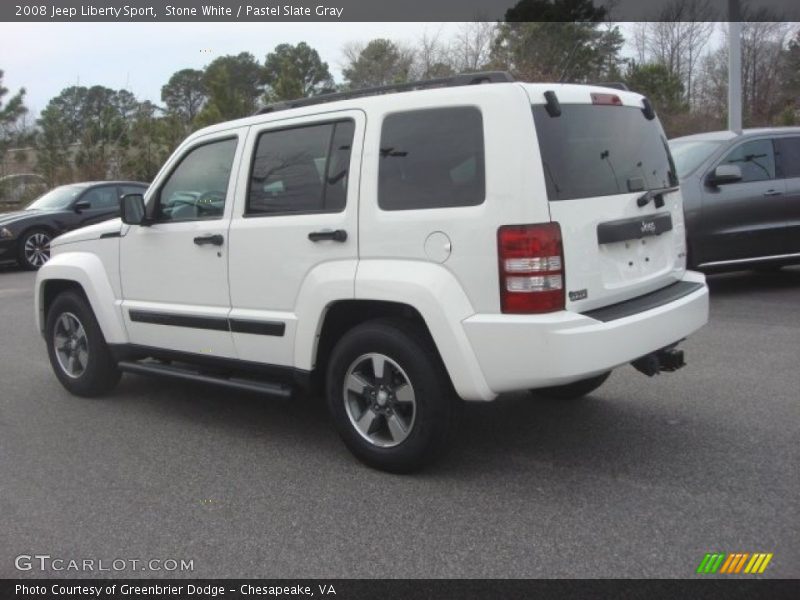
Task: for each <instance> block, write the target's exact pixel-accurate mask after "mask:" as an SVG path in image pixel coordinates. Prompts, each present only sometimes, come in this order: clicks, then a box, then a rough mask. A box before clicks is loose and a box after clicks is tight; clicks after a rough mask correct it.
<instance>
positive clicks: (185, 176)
mask: <svg viewBox="0 0 800 600" xmlns="http://www.w3.org/2000/svg"><path fill="white" fill-rule="evenodd" d="M236 144H237V141H236V139H227V140H220V141H218V142H211V143H209V144H204V145H202V146H198V147H196V148H194V149H193V150H191V151H189V154H187V155H186V156H184V157H183V159H182V160H181V162H180V164H179V165H178V166H177V168H176V169H175V170H174V171H173V172H172V174H171V175H170V176H169V178H168V179H167V181H166V183H165V184H164V185H163V186H162V188H161V192H160V194H159V205H158V212H157V215H156V219H157V220H159V221H191V220H196V219H218V218H220V217H222V213H223V212H224V210H225V197H226V196H227V194H228V182H229V180H230V176H231V168H232V167H233V155H234V154H235V152H236ZM140 193H141V192H140Z"/></svg>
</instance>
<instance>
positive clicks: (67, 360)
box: [45, 291, 121, 397]
mask: <svg viewBox="0 0 800 600" xmlns="http://www.w3.org/2000/svg"><path fill="white" fill-rule="evenodd" d="M45 339H46V340H47V354H48V356H49V357H50V364H51V366H52V367H53V371H54V372H55V374H56V377H57V378H58V380H59V381H60V382H61V385H63V386H64V387H65V388H66V389H67V390H69V391H70V392H72V393H73V394H75V395H77V396H86V397H93V396H99V395H101V394H104V393H106V392H109V391H111V390H112V389H113V388H114V386H116V385H117V383H118V382H119V379H120V376H121V373H120V371H119V369H117V365H116V363H115V362H114V359H113V358H112V356H111V353H110V351H109V349H108V345H107V344H106V341H105V338H104V337H103V332H102V331H101V329H100V325H98V323H97V319H96V318H95V316H94V313H93V312H92V309H91V307H90V306H89V303H88V302H87V301H86V299H85V298H84V297H83V295H81V294H80V293H78V292H76V291H67V292H62V293H61V294H59V295H58V296H57V297H56V299H55V300H54V301H53V304H52V305H51V306H50V310H49V311H48V312H47V321H46V323H45Z"/></svg>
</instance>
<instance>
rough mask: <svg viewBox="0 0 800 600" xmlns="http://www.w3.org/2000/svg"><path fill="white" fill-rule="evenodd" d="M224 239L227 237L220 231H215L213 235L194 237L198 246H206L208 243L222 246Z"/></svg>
mask: <svg viewBox="0 0 800 600" xmlns="http://www.w3.org/2000/svg"><path fill="white" fill-rule="evenodd" d="M224 241H225V238H224V237H222V235H220V234H219V233H215V234H213V235H201V236H198V237H196V238H194V243H195V244H197V245H198V246H205V245H206V244H211V245H212V246H222V243H223V242H224Z"/></svg>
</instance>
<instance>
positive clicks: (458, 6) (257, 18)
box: [0, 0, 800, 23]
mask: <svg viewBox="0 0 800 600" xmlns="http://www.w3.org/2000/svg"><path fill="white" fill-rule="evenodd" d="M498 20H511V21H614V22H622V21H733V20H736V21H738V20H743V21H800V2H798V1H797V0H648V1H644V0H519V1H514V0H394V1H391V0H388V1H387V0H208V1H205V0H39V1H36V0H3V2H0V21H10V22H48V21H60V22H69V21H75V22H91V21H98V22H103V21H105V22H113V21H118V22H131V21H133V22H150V23H152V22H165V21H173V22H192V21H211V22H269V21H309V22H335V21H420V22H426V21H450V22H457V21H498Z"/></svg>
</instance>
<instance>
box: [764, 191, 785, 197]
mask: <svg viewBox="0 0 800 600" xmlns="http://www.w3.org/2000/svg"><path fill="white" fill-rule="evenodd" d="M782 193H783V192H781V191H780V190H767V191H766V192H764V195H765V196H780V195H781V194H782Z"/></svg>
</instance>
